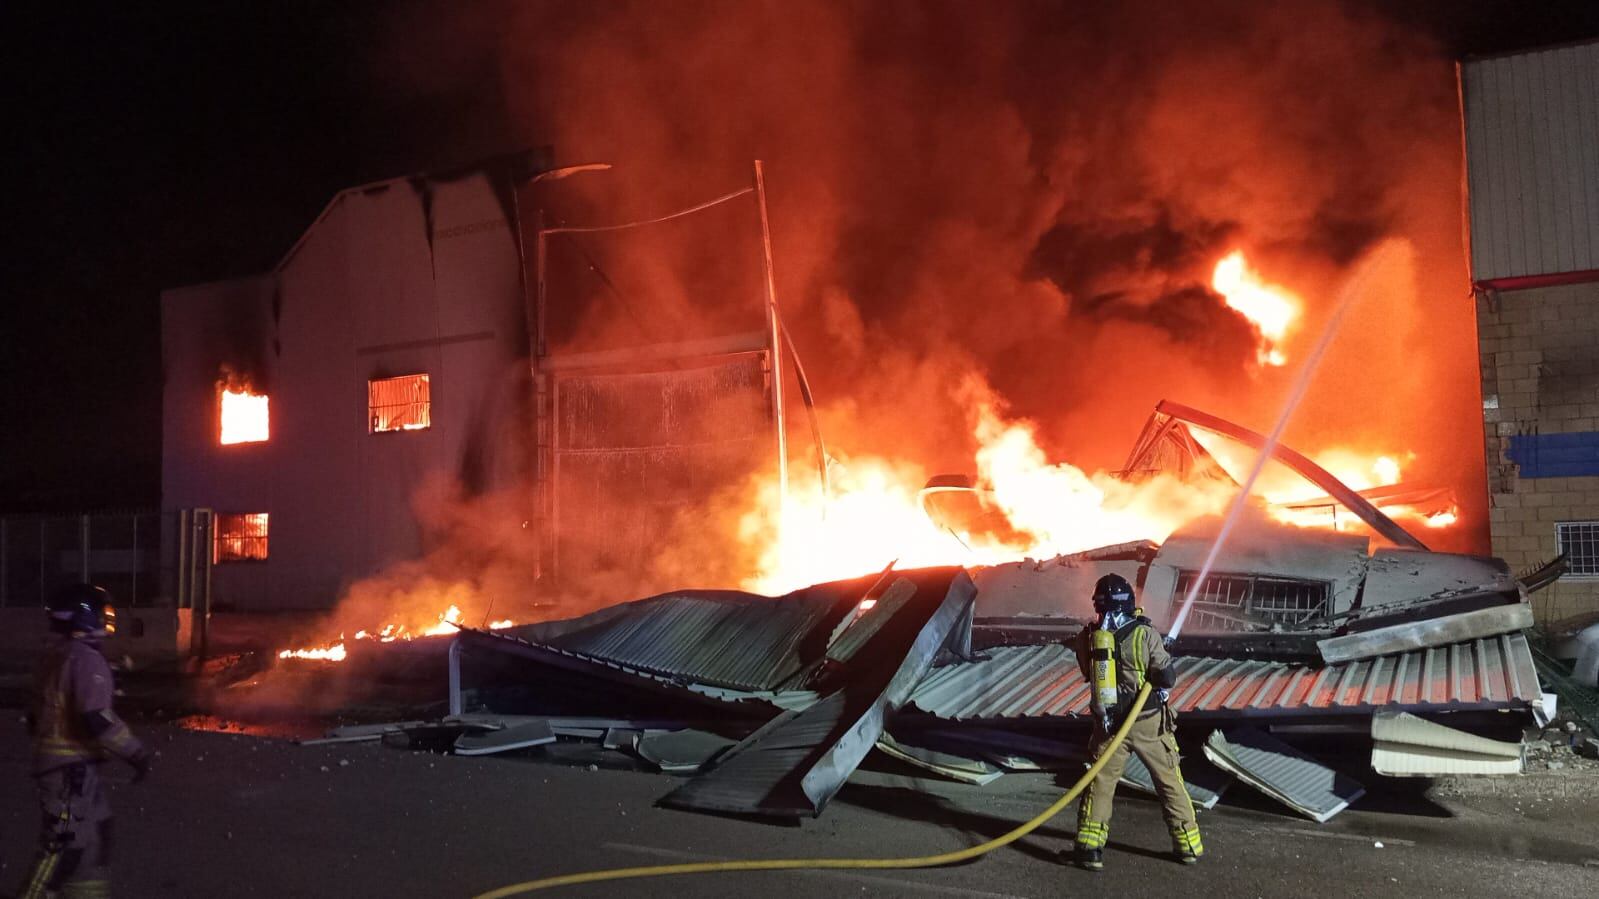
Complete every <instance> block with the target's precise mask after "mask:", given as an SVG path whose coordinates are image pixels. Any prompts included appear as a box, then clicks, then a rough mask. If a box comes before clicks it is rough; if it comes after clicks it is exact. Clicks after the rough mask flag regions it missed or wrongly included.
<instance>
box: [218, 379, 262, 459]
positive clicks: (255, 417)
mask: <svg viewBox="0 0 1599 899" xmlns="http://www.w3.org/2000/svg"><path fill="white" fill-rule="evenodd" d="M217 406H218V410H219V411H218V420H219V422H220V431H219V433H218V435H217V441H218V442H219V443H221V444H222V445H223V446H230V445H232V444H235V443H262V442H264V441H266V439H267V438H268V437H269V436H271V416H270V414H269V411H268V408H267V397H266V396H265V395H264V394H259V393H256V392H255V391H253V390H251V389H250V388H249V387H229V386H228V385H226V384H218V385H217Z"/></svg>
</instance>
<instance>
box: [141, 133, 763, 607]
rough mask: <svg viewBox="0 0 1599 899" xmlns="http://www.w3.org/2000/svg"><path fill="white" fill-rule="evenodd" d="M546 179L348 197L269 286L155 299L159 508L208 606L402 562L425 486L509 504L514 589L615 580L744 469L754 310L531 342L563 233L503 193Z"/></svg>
mask: <svg viewBox="0 0 1599 899" xmlns="http://www.w3.org/2000/svg"><path fill="white" fill-rule="evenodd" d="M548 171H549V166H548V151H547V150H546V151H540V152H535V153H528V154H517V155H516V156H513V157H504V158H501V159H499V160H493V161H491V162H490V163H485V164H482V165H480V166H476V167H473V168H471V169H467V170H462V171H458V172H452V173H447V174H432V175H417V176H411V177H405V178H397V179H393V180H389V181H384V182H380V183H376V184H369V185H365V186H362V187H356V188H351V189H349V190H345V191H343V192H341V193H340V194H338V196H336V197H335V198H334V199H333V200H332V202H330V203H329V204H328V206H327V207H326V209H325V210H324V211H323V212H322V214H321V215H320V216H318V218H317V219H316V221H315V222H314V223H313V224H312V225H311V226H310V228H309V229H308V230H307V231H306V232H305V233H304V235H303V236H302V237H301V238H300V240H299V241H298V242H297V243H296V244H295V245H294V247H293V248H292V249H290V251H289V252H288V253H287V254H286V255H285V257H284V258H283V260H282V261H281V262H280V263H279V264H278V265H277V266H276V267H275V268H274V269H273V270H272V271H271V272H268V273H265V274H263V275H259V276H254V277H246V278H239V279H235V280H230V281H225V282H219V283H213V284H205V285H200V286H195V287H187V288H180V289H174V290H168V291H166V292H164V294H163V296H162V342H163V366H164V378H165V386H164V392H163V419H164V424H163V435H162V436H163V450H162V453H163V469H162V507H163V509H164V510H167V511H171V512H177V511H179V510H190V509H200V510H209V512H210V513H211V514H210V515H208V516H202V520H206V519H209V521H210V522H211V525H210V526H211V528H212V531H213V532H212V534H211V535H210V537H209V542H210V545H211V547H212V560H213V561H214V563H215V564H214V565H213V567H212V568H211V571H210V578H211V595H212V596H213V597H214V599H213V601H214V603H216V604H217V605H219V606H221V607H231V608H236V609H241V610H273V609H294V608H305V609H316V608H327V607H329V606H331V605H332V604H333V603H334V602H335V601H336V600H337V599H338V597H339V596H340V594H341V593H342V591H343V590H344V589H345V588H346V587H347V586H348V585H349V584H351V583H352V582H354V581H356V580H359V579H361V578H363V577H366V576H368V575H371V574H374V573H376V572H378V571H380V570H382V569H383V568H385V567H386V566H389V565H391V564H393V563H395V562H397V561H401V560H405V559H412V558H416V557H418V556H420V555H422V554H423V553H424V552H425V550H426V549H427V547H426V546H424V545H423V544H424V540H425V536H426V535H424V534H423V532H422V530H421V528H420V526H419V523H418V518H417V515H416V514H415V509H414V508H413V504H414V502H415V501H416V499H417V496H418V494H419V491H422V490H424V489H426V488H429V487H432V488H435V492H440V493H444V494H449V495H455V496H467V497H470V496H477V495H483V494H488V493H494V492H500V491H503V492H504V495H509V496H512V497H514V498H515V499H514V501H515V502H519V503H525V509H526V514H525V518H526V523H525V525H524V526H525V527H526V538H527V539H528V540H529V541H532V542H533V543H534V544H535V545H532V546H530V548H529V549H530V551H529V552H528V553H526V557H527V558H530V559H536V560H537V561H536V562H535V563H534V564H532V565H531V566H530V570H529V571H528V573H527V574H528V582H529V584H530V586H531V585H532V584H533V583H534V582H535V581H538V580H539V579H541V578H544V577H547V576H550V575H552V574H554V573H555V572H556V571H557V570H559V571H561V572H564V573H565V574H566V576H568V577H571V578H574V579H576V578H584V577H597V576H600V575H605V574H616V573H618V572H621V573H622V574H624V575H625V574H629V573H633V572H637V571H638V570H641V568H642V567H643V561H644V560H645V558H646V555H647V554H648V553H649V552H651V551H652V548H653V547H655V546H656V545H657V544H659V543H660V542H661V541H663V540H666V539H669V537H670V534H671V530H672V528H673V527H677V526H681V524H680V523H681V522H682V521H683V520H684V519H687V518H690V517H691V516H685V515H683V514H682V513H683V510H684V508H685V507H687V506H691V505H693V504H694V503H697V502H701V501H703V498H704V497H706V496H709V495H710V494H711V493H713V492H714V490H715V488H716V487H718V486H720V485H724V484H726V483H728V482H729V481H730V479H732V478H738V477H743V476H747V474H748V473H749V471H750V470H751V469H752V466H754V465H757V464H761V463H762V461H763V460H765V459H768V458H769V454H770V453H771V451H772V449H773V448H774V441H773V435H774V431H775V430H777V429H775V428H774V422H775V421H776V417H777V416H776V413H775V409H776V407H777V405H778V403H779V401H780V398H779V397H778V396H777V394H778V392H779V391H778V389H776V388H774V386H773V385H774V378H773V376H772V369H771V361H772V357H773V354H772V352H771V348H772V347H773V346H774V345H775V335H776V333H777V331H776V329H775V328H774V327H771V326H770V324H771V319H768V327H766V328H764V329H763V328H760V327H758V325H757V323H758V322H759V321H760V318H761V308H762V307H761V304H760V303H759V302H758V296H759V294H758V293H756V294H754V295H752V296H750V297H748V300H749V302H748V303H747V304H746V305H745V306H740V308H746V306H747V310H748V312H749V313H750V315H749V317H750V319H751V321H750V323H749V324H750V325H751V327H749V328H747V329H745V328H743V327H740V328H739V329H737V330H736V331H734V332H731V333H722V334H699V335H694V339H692V340H681V339H679V340H676V341H674V342H668V343H657V344H654V345H649V346H639V347H630V348H629V347H623V348H609V349H607V350H605V351H589V352H576V351H571V348H567V347H558V348H557V351H556V352H555V353H553V354H552V353H550V352H547V351H545V350H544V346H545V343H546V340H545V338H544V331H543V328H544V320H545V316H544V314H543V312H544V308H545V302H546V297H545V293H546V291H545V289H544V280H543V277H542V272H541V271H540V269H539V266H540V264H542V262H543V260H544V258H545V256H546V253H549V254H551V255H555V254H559V253H560V252H562V246H563V245H562V243H561V239H560V238H561V235H562V234H563V233H569V232H570V231H571V230H572V229H564V230H563V229H558V228H552V229H546V230H539V228H538V223H539V222H540V221H541V214H540V213H538V212H536V211H535V212H531V213H528V214H524V213H523V212H522V211H521V210H520V209H519V205H518V204H519V200H518V196H519V194H518V191H519V190H520V189H521V188H523V187H525V186H526V185H528V184H531V183H532V182H534V181H538V180H540V177H541V173H544V172H548ZM753 193H754V189H753V188H750V189H747V190H745V191H740V192H736V193H735V194H733V195H730V196H737V197H742V196H743V195H744V194H753ZM746 202H747V201H746ZM752 221H753V219H752ZM524 225H526V227H527V231H526V233H524V230H523V226H524ZM632 227H634V226H632V225H622V226H616V228H612V227H609V226H604V227H600V228H598V229H594V230H598V231H611V230H616V229H618V228H620V229H627V228H632ZM757 233H758V232H757ZM551 237H555V238H556V240H553V241H552V240H550V238H551ZM757 245H758V244H757ZM591 250H592V246H591V247H590V248H589V249H585V250H583V253H585V254H588V253H589V252H591ZM578 261H579V268H583V267H587V266H597V265H598V263H596V262H594V261H593V259H592V258H591V257H590V256H588V255H584V256H582V257H581V258H580V259H579V260H578ZM535 283H536V284H537V287H533V286H531V285H533V284H535ZM555 293H556V294H557V295H556V296H554V297H553V298H552V299H550V301H549V302H550V304H551V306H556V305H557V304H562V303H564V304H566V309H565V310H564V311H565V312H567V313H570V312H571V310H572V309H573V308H581V298H580V297H575V296H562V295H558V294H559V291H556V292H555ZM744 300H745V298H744V297H743V296H742V295H740V296H738V297H736V298H735V301H736V302H737V303H740V304H744ZM557 308H559V307H557ZM773 310H774V311H773V313H772V314H775V307H773ZM564 317H565V318H568V319H570V318H573V316H572V315H570V314H568V315H565V316H564ZM579 317H580V316H579ZM779 442H780V441H779Z"/></svg>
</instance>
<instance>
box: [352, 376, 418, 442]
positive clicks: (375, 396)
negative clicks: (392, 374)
mask: <svg viewBox="0 0 1599 899" xmlns="http://www.w3.org/2000/svg"><path fill="white" fill-rule="evenodd" d="M366 408H367V429H368V430H369V431H370V432H371V433H373V434H378V433H381V432H384V431H421V430H424V429H426V428H430V427H432V426H433V396H432V391H431V389H430V386H429V384H428V376H427V375H425V374H420V375H401V376H400V377H398V378H374V379H372V380H370V381H368V382H366Z"/></svg>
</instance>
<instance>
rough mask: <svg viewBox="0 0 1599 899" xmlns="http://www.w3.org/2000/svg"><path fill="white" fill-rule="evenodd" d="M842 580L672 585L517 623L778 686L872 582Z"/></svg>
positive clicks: (567, 646)
mask: <svg viewBox="0 0 1599 899" xmlns="http://www.w3.org/2000/svg"><path fill="white" fill-rule="evenodd" d="M866 586H867V585H866V584H861V583H860V582H859V581H858V580H857V581H842V582H837V583H832V584H820V585H817V586H814V587H807V588H806V589H804V590H798V591H795V592H794V593H789V594H787V595H784V596H780V597H775V598H774V597H770V596H761V595H759V594H755V593H742V592H739V591H735V590H701V591H693V592H677V593H667V594H663V595H661V596H655V597H651V598H649V599H641V600H639V601H637V602H630V603H626V604H623V605H619V606H612V607H611V608H608V609H602V610H600V611H598V612H595V613H593V614H591V615H585V616H583V617H581V618H575V619H570V620H567V621H560V622H550V623H545V624H534V625H528V626H526V627H522V628H510V629H508V630H506V631H501V632H498V633H502V634H505V635H507V636H515V637H519V638H521V639H523V640H525V641H527V642H529V643H534V644H538V645H541V646H547V647H549V648H552V649H556V650H559V651H561V652H563V653H568V654H571V655H576V656H581V657H583V658H588V659H594V660H598V661H603V662H606V663H610V664H613V665H617V666H619V667H623V668H627V669H631V670H634V671H643V672H648V673H651V674H657V675H661V676H664V677H667V678H673V679H678V680H689V681H693V682H695V683H698V684H705V685H708V686H716V687H725V688H729V689H735V690H746V691H754V690H775V689H776V688H777V687H778V685H780V684H781V683H782V682H783V681H784V680H786V679H787V678H789V677H790V676H792V675H793V674H794V673H795V672H797V671H799V669H800V668H801V667H802V666H803V664H804V662H805V658H804V656H805V655H806V653H805V652H804V650H805V649H806V648H807V644H810V645H811V647H812V648H813V652H812V653H811V654H812V655H819V654H820V652H821V650H822V649H824V648H825V645H826V642H825V641H826V639H827V637H828V636H829V635H830V634H831V633H832V629H833V626H834V625H835V624H836V623H837V622H838V621H839V620H840V619H841V618H842V617H843V616H844V614H845V613H846V612H847V611H848V610H849V609H850V608H851V607H852V606H853V605H854V603H855V602H856V601H857V600H858V599H859V598H860V593H861V591H862V590H864V588H865V587H866Z"/></svg>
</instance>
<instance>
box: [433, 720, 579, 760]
mask: <svg viewBox="0 0 1599 899" xmlns="http://www.w3.org/2000/svg"><path fill="white" fill-rule="evenodd" d="M554 742H555V730H554V729H553V728H551V727H550V723H549V721H547V720H534V721H527V722H523V723H521V724H517V725H515V726H512V727H507V728H503V729H500V730H489V731H467V732H465V733H463V734H461V735H460V736H459V737H457V738H456V739H455V754H456V755H495V754H497V753H501V752H510V751H512V750H514V749H528V748H530V747H533V746H543V745H544V744H546V743H554Z"/></svg>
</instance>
